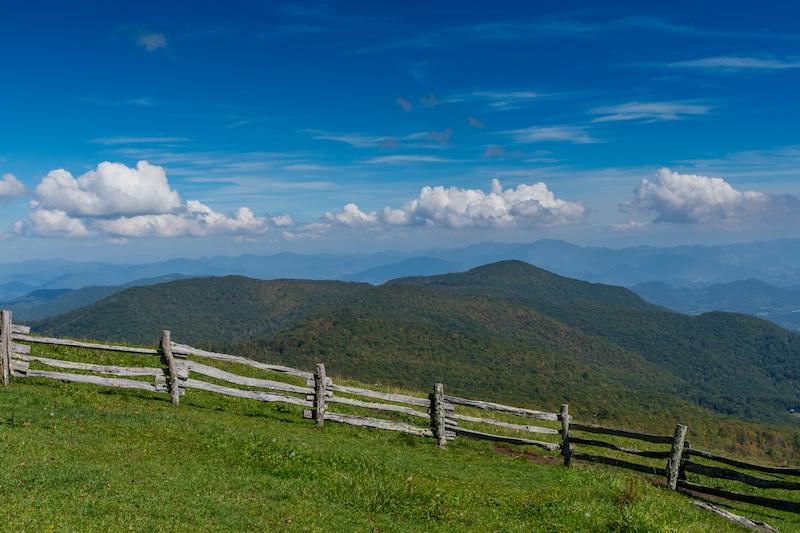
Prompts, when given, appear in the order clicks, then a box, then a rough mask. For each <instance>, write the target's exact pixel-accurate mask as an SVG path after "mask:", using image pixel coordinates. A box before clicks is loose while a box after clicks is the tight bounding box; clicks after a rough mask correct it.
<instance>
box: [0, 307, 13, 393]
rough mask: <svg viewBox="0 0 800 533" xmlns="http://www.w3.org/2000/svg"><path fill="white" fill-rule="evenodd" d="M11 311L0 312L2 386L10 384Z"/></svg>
mask: <svg viewBox="0 0 800 533" xmlns="http://www.w3.org/2000/svg"><path fill="white" fill-rule="evenodd" d="M11 324H12V322H11V311H0V366H1V367H2V368H0V371H2V374H3V377H2V379H3V385H8V384H9V383H10V382H11V342H12V341H11Z"/></svg>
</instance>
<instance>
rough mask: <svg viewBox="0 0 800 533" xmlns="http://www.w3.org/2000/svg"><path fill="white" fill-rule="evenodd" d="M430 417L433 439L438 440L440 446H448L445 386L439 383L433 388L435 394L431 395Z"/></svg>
mask: <svg viewBox="0 0 800 533" xmlns="http://www.w3.org/2000/svg"><path fill="white" fill-rule="evenodd" d="M430 400H431V406H430V417H431V430H432V431H433V438H435V439H436V444H438V445H439V446H442V447H444V446H447V435H446V431H447V429H446V424H445V415H444V385H443V384H441V383H437V384H435V385H434V386H433V393H432V394H431V395H430Z"/></svg>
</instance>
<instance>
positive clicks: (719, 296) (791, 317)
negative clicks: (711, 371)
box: [631, 279, 800, 331]
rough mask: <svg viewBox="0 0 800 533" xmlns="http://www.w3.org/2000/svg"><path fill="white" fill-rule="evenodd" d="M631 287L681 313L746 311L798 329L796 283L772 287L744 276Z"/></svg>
mask: <svg viewBox="0 0 800 533" xmlns="http://www.w3.org/2000/svg"><path fill="white" fill-rule="evenodd" d="M631 290H633V291H634V292H636V293H637V294H638V295H639V296H641V297H642V298H644V299H645V300H647V301H649V302H652V303H654V304H657V305H661V306H663V307H666V308H668V309H672V310H675V311H679V312H681V313H687V314H690V315H699V314H702V313H707V312H709V311H733V312H737V313H747V314H750V315H756V316H758V317H760V318H764V319H767V320H771V321H772V322H775V323H776V324H780V325H781V326H783V327H786V328H789V329H793V330H795V331H800V288H798V287H797V286H792V287H776V286H775V285H770V284H768V283H764V282H763V281H759V280H755V279H748V280H744V281H735V282H732V283H724V284H717V285H710V286H708V287H702V288H676V287H673V286H671V285H669V284H667V283H663V282H657V281H651V282H648V283H641V284H639V285H634V286H633V287H631Z"/></svg>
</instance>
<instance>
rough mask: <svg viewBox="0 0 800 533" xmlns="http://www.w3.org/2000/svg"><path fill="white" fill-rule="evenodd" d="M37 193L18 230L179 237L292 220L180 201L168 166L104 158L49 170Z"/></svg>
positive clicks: (253, 231)
mask: <svg viewBox="0 0 800 533" xmlns="http://www.w3.org/2000/svg"><path fill="white" fill-rule="evenodd" d="M34 194H35V196H36V199H35V200H33V201H32V202H31V204H30V208H29V211H28V217H27V218H26V219H24V220H20V221H17V222H16V223H15V224H14V230H15V232H16V233H18V234H24V235H40V236H49V237H52V236H62V237H87V236H98V235H107V236H111V237H114V238H127V237H179V236H194V237H201V236H209V235H234V236H237V235H238V236H241V235H258V234H261V233H265V232H267V231H268V230H269V227H270V226H271V225H272V226H287V225H291V224H293V221H292V219H291V217H290V216H288V215H278V216H276V217H271V218H268V217H260V216H256V215H255V214H254V213H253V212H252V211H251V210H250V209H249V208H247V207H240V208H239V209H237V210H236V211H235V212H233V213H230V214H225V213H220V212H218V211H215V210H214V209H212V208H211V207H209V206H207V205H205V204H203V203H202V202H199V201H197V200H188V201H186V202H181V198H180V196H179V195H178V193H177V192H176V191H174V190H173V189H172V188H171V187H170V184H169V182H168V181H167V175H166V172H165V171H164V169H163V168H162V167H160V166H157V165H151V164H149V163H147V162H146V161H139V163H137V165H136V167H135V168H131V167H127V166H126V165H123V164H121V163H110V162H104V163H100V164H99V165H97V168H96V169H95V170H92V171H89V172H87V173H85V174H83V175H81V176H80V177H78V178H74V177H73V176H72V174H70V173H69V172H67V171H66V170H64V169H58V170H53V171H51V172H49V173H48V174H47V175H46V176H45V177H44V178H42V181H41V182H40V183H39V185H38V186H37V187H36V189H35V191H34Z"/></svg>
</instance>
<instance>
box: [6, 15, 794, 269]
mask: <svg viewBox="0 0 800 533" xmlns="http://www.w3.org/2000/svg"><path fill="white" fill-rule="evenodd" d="M383 4H384V3H378V2H363V3H362V2H330V3H325V2H323V3H316V2H314V3H296V4H291V3H271V2H230V1H229V2H226V3H224V4H220V3H209V4H208V5H202V4H200V3H191V4H190V3H178V2H135V3H134V2H119V3H108V2H71V3H69V4H67V3H63V2H58V3H56V2H53V3H45V2H25V3H23V2H8V3H6V4H4V7H3V11H2V13H0V30H1V31H0V62H1V64H2V65H3V69H2V74H3V80H2V83H0V102H2V103H0V119H1V120H2V127H0V178H2V179H1V180H0V231H1V232H2V233H1V234H0V235H2V239H3V240H2V246H3V248H4V249H5V250H6V251H7V253H6V254H4V259H3V260H15V259H25V258H31V257H40V258H41V257H83V258H97V259H106V260H115V259H126V260H127V259H145V258H158V257H169V256H175V255H182V256H198V255H206V254H240V253H273V252H277V251H282V250H294V251H323V250H325V251H329V250H342V251H370V250H384V249H409V248H425V247H432V246H454V245H460V244H467V243H471V242H478V241H485V240H496V241H532V240H536V239H539V238H545V237H550V238H565V239H568V240H571V241H574V242H578V243H581V244H596V245H615V246H618V245H630V244H655V245H660V244H674V243H688V242H706V243H713V242H731V241H743V240H752V239H756V238H777V237H797V236H798V231H797V228H798V227H800V225H799V224H798V223H800V200H798V196H800V182H799V181H798V179H797V178H798V163H800V138H799V136H798V128H797V124H798V119H800V105H799V104H798V101H797V97H796V94H797V92H798V91H797V89H798V81H800V31H798V29H797V28H798V24H797V23H798V21H799V20H800V11H799V9H800V8H797V7H795V6H794V5H793V4H792V3H790V2H785V3H771V4H770V7H769V9H766V8H765V6H764V4H763V3H751V4H750V5H746V6H737V9H735V10H734V9H730V6H729V5H726V4H722V3H703V2H670V3H668V4H665V3H653V4H652V5H648V4H647V3H643V2H586V3H581V2H571V3H564V2H536V3H533V2H492V3H491V4H489V3H469V4H470V5H465V3H463V2H436V3H431V2H425V3H422V2H419V3H416V2H403V3H402V4H401V3H396V4H394V5H383ZM143 161H146V163H140V162H143ZM105 162H107V163H105ZM137 165H138V166H137ZM87 173H88V174H87ZM493 180H497V181H493Z"/></svg>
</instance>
